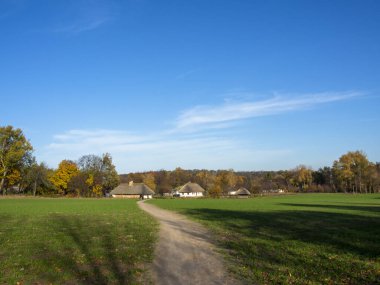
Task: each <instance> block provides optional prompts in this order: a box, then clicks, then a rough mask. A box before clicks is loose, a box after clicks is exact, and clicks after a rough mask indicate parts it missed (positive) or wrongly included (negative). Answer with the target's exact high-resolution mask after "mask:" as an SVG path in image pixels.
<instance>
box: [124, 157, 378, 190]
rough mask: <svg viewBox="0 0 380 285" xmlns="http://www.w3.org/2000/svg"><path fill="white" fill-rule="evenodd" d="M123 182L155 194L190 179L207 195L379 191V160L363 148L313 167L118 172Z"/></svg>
mask: <svg viewBox="0 0 380 285" xmlns="http://www.w3.org/2000/svg"><path fill="white" fill-rule="evenodd" d="M120 177H121V181H122V182H128V181H131V180H133V181H135V182H143V183H145V184H146V185H148V186H149V187H150V188H151V189H153V190H154V191H155V192H156V193H158V194H165V193H169V192H171V191H172V189H174V188H177V187H180V186H181V185H184V184H185V183H187V182H189V181H191V182H196V183H198V184H199V185H200V186H202V187H203V188H204V189H205V190H206V192H207V194H208V195H210V196H213V197H219V196H226V195H228V192H229V191H231V190H237V189H238V188H240V187H244V188H246V189H248V190H249V191H250V192H251V193H253V194H260V193H276V192H279V191H280V190H282V191H286V192H301V193H306V192H335V193H336V192H344V193H378V192H380V163H373V162H370V161H369V160H368V159H367V156H366V154H365V153H364V152H362V151H350V152H348V153H346V154H344V155H342V156H341V157H340V158H339V159H338V160H336V161H334V162H333V164H332V166H331V167H323V168H319V169H318V170H313V169H311V168H310V167H307V166H305V165H300V166H297V167H296V168H294V169H290V170H280V171H240V172H236V171H234V170H233V169H229V170H205V169H202V170H197V169H196V170H184V169H182V168H179V167H178V168H176V169H175V170H173V171H166V170H160V171H149V172H141V173H129V174H125V175H121V176H120Z"/></svg>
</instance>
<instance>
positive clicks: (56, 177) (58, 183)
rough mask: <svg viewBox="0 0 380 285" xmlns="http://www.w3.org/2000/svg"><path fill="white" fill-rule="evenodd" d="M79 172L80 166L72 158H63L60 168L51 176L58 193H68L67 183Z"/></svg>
mask: <svg viewBox="0 0 380 285" xmlns="http://www.w3.org/2000/svg"><path fill="white" fill-rule="evenodd" d="M78 173H79V169H78V166H77V165H76V163H75V162H73V161H71V160H62V161H61V163H60V164H59V166H58V169H57V170H56V171H55V172H54V174H53V175H52V176H51V177H50V179H49V180H50V182H51V183H52V184H53V185H54V187H55V188H56V189H57V192H58V194H62V195H66V194H67V185H68V183H69V182H70V180H71V178H73V177H74V176H76V175H77V174H78Z"/></svg>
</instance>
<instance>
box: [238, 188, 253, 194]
mask: <svg viewBox="0 0 380 285" xmlns="http://www.w3.org/2000/svg"><path fill="white" fill-rule="evenodd" d="M235 195H251V192H249V191H248V190H247V189H245V188H243V187H242V188H240V189H239V190H237V191H236V194H235Z"/></svg>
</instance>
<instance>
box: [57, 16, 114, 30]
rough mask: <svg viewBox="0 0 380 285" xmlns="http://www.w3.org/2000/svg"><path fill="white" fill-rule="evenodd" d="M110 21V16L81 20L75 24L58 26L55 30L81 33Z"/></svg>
mask: <svg viewBox="0 0 380 285" xmlns="http://www.w3.org/2000/svg"><path fill="white" fill-rule="evenodd" d="M108 21H109V18H101V19H93V20H88V21H81V22H78V23H75V24H70V25H67V26H64V27H60V28H57V29H55V30H54V31H55V32H56V33H68V34H79V33H83V32H88V31H92V30H95V29H97V28H99V27H101V26H102V25H104V24H106V23H107V22H108Z"/></svg>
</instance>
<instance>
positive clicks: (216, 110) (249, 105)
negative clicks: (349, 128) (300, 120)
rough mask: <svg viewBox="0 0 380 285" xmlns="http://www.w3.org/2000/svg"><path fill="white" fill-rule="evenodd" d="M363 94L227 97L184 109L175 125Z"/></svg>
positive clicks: (234, 118) (257, 114) (224, 119)
mask: <svg viewBox="0 0 380 285" xmlns="http://www.w3.org/2000/svg"><path fill="white" fill-rule="evenodd" d="M361 95H363V93H362V92H326V93H315V94H306V95H301V96H294V95H293V96H289V95H287V96H285V95H276V96H275V97H273V98H271V99H266V100H262V101H251V102H249V101H246V102H233V101H227V102H225V103H224V104H223V105H218V106H197V107H194V108H191V109H189V110H186V111H184V112H182V114H181V115H180V116H179V117H178V119H177V121H176V129H177V130H181V129H191V128H200V127H204V126H207V127H213V126H215V125H216V126H218V125H220V124H222V123H227V122H232V121H237V120H242V119H247V118H253V117H261V116H268V115H276V114H280V113H285V112H291V111H297V110H303V109H306V108H310V107H313V106H316V105H321V104H325V103H330V102H336V101H343V100H348V99H350V98H354V97H358V96H361Z"/></svg>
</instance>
